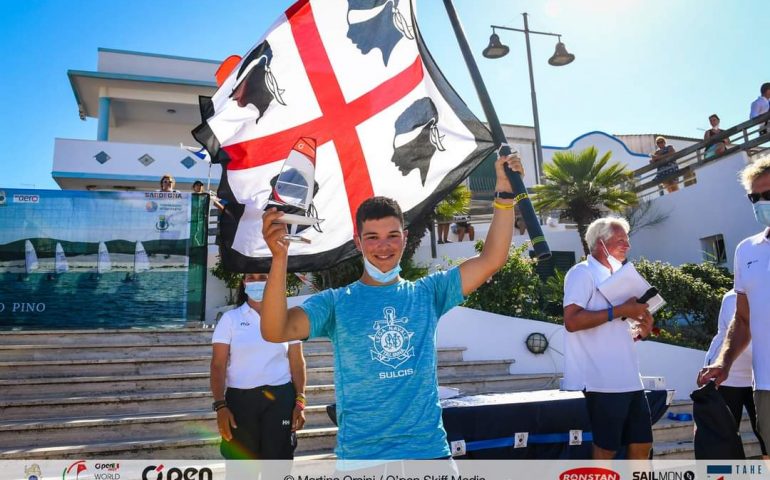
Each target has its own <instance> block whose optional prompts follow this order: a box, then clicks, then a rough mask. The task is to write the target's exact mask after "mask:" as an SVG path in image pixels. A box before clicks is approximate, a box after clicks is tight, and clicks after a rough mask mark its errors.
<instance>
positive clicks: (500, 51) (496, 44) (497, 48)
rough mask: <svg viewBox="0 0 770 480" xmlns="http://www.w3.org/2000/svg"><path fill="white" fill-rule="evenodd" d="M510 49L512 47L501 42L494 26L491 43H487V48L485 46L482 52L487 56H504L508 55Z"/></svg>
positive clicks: (490, 37) (490, 38)
mask: <svg viewBox="0 0 770 480" xmlns="http://www.w3.org/2000/svg"><path fill="white" fill-rule="evenodd" d="M510 50H511V49H510V48H508V46H507V45H503V43H502V42H500V37H499V36H498V35H497V34H496V33H495V30H494V28H493V29H492V35H490V36H489V45H487V48H485V49H484V51H483V52H481V54H482V55H484V56H485V57H486V58H502V57H504V56H506V55H508V52H509V51H510Z"/></svg>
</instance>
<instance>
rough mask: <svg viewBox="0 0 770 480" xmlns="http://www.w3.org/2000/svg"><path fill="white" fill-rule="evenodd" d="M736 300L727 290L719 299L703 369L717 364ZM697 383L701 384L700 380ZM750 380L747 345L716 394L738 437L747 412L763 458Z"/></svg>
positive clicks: (764, 451)
mask: <svg viewBox="0 0 770 480" xmlns="http://www.w3.org/2000/svg"><path fill="white" fill-rule="evenodd" d="M736 297H737V295H736V293H735V290H729V291H728V292H727V293H725V295H724V296H723V297H722V307H721V308H720V309H719V320H718V322H717V334H716V335H714V338H713V339H712V340H711V345H709V349H708V351H707V352H706V360H705V363H704V364H703V365H704V366H708V365H710V364H711V362H713V361H714V360H716V358H717V355H719V351H720V350H721V349H722V343H723V341H724V339H725V334H727V327H728V326H729V325H730V321H731V320H732V319H733V317H734V316H735V302H736ZM698 380H700V378H699V379H698ZM753 380H754V373H753V371H752V369H751V344H749V346H748V347H747V348H746V350H744V351H743V352H742V353H741V354H740V355H738V358H736V359H735V362H733V367H732V368H731V369H730V377H729V378H728V379H727V380H725V381H724V382H722V385H720V387H719V389H718V390H717V391H718V392H719V393H720V394H721V395H722V398H723V399H724V401H725V403H726V404H727V407H728V408H729V409H730V412H732V414H733V418H735V425H736V427H737V428H738V432H739V433H740V425H741V417H742V416H743V408H744V407H745V408H746V412H748V414H749V420H750V421H751V428H752V430H754V434H755V435H756V436H757V438H758V439H759V446H760V448H761V449H762V455H767V449H766V448H765V442H763V441H762V437H760V436H759V432H758V431H757V410H756V407H755V406H754V396H753V394H752V393H753V387H752V384H753Z"/></svg>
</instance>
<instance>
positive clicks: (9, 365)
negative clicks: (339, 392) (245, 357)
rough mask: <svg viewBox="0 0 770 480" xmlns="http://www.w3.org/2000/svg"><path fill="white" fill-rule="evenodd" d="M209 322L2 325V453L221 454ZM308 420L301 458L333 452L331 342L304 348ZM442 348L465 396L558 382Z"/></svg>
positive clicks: (444, 376)
mask: <svg viewBox="0 0 770 480" xmlns="http://www.w3.org/2000/svg"><path fill="white" fill-rule="evenodd" d="M211 334H212V330H207V329H181V330H154V331H141V330H111V331H110V330H81V331H49V332H23V333H22V332H0V392H1V393H0V460H10V459H25V460H27V459H45V458H49V459H54V458H56V459H59V458H84V457H86V458H123V459H131V458H157V459H186V458H199V459H219V458H221V457H220V455H219V436H218V434H217V431H216V424H215V415H214V413H213V412H211V409H210V406H211V394H210V393H209V361H210V358H211V343H210V342H211ZM304 349H305V357H306V360H307V368H308V387H307V396H308V408H307V410H306V417H307V424H306V426H305V429H304V430H302V431H301V432H299V434H298V437H299V438H298V444H299V446H298V450H297V452H296V453H297V455H319V454H327V455H328V454H330V453H331V452H332V450H333V448H334V444H335V440H336V428H335V427H334V425H333V423H332V422H331V421H330V420H329V418H328V415H327V414H326V405H328V404H330V403H333V402H334V385H333V367H332V365H333V356H332V353H331V345H330V344H329V342H328V341H319V340H312V341H309V342H306V343H305V345H304ZM463 350H464V349H462V348H447V349H440V350H439V353H438V357H439V372H438V374H439V381H440V384H441V385H445V386H450V387H455V388H459V389H460V390H461V391H462V392H463V393H465V394H475V393H493V392H511V391H517V390H536V389H546V388H555V387H556V384H557V383H558V379H555V378H554V377H553V376H552V375H545V374H544V375H510V374H509V366H510V363H511V361H506V360H502V361H473V362H471V361H463Z"/></svg>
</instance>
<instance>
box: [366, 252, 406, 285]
mask: <svg viewBox="0 0 770 480" xmlns="http://www.w3.org/2000/svg"><path fill="white" fill-rule="evenodd" d="M364 268H365V269H366V273H368V274H369V276H370V277H372V278H373V279H374V280H375V281H377V282H379V283H390V282H392V281H393V280H394V279H395V278H396V277H398V274H399V273H401V265H396V266H395V267H393V268H392V269H390V270H388V271H387V272H382V271H381V270H380V269H379V268H377V267H375V266H374V265H372V264H371V263H370V262H369V260H367V259H366V257H365V256H364Z"/></svg>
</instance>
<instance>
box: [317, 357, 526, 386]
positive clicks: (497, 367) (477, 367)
mask: <svg viewBox="0 0 770 480" xmlns="http://www.w3.org/2000/svg"><path fill="white" fill-rule="evenodd" d="M512 362H513V360H482V361H468V362H465V361H460V362H456V361H440V362H439V365H438V378H439V380H441V379H443V378H454V377H472V376H477V375H483V376H492V375H508V372H509V370H510V365H511V363H512ZM307 379H308V384H325V383H334V367H320V368H309V369H308V370H307Z"/></svg>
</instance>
